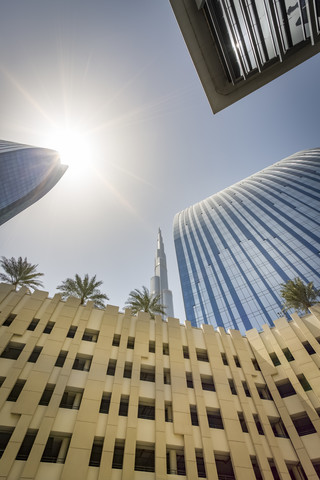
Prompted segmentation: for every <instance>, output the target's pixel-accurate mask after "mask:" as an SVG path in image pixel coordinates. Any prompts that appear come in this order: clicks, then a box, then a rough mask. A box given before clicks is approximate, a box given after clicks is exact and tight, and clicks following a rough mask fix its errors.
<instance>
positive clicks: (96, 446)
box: [89, 437, 103, 467]
mask: <svg viewBox="0 0 320 480" xmlns="http://www.w3.org/2000/svg"><path fill="white" fill-rule="evenodd" d="M102 449H103V439H102V438H96V437H95V438H94V440H93V444H92V448H91V455H90V460H89V466H90V467H100V462H101V456H102Z"/></svg>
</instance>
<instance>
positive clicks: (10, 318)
mask: <svg viewBox="0 0 320 480" xmlns="http://www.w3.org/2000/svg"><path fill="white" fill-rule="evenodd" d="M16 316H17V315H14V314H13V313H12V314H11V315H9V316H8V317H7V318H6V319H5V321H4V322H3V324H2V326H3V327H10V325H11V323H12V322H13V320H14V319H15V318H16ZM27 330H28V329H27Z"/></svg>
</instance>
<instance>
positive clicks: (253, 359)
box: [251, 358, 261, 372]
mask: <svg viewBox="0 0 320 480" xmlns="http://www.w3.org/2000/svg"><path fill="white" fill-rule="evenodd" d="M251 361H252V365H253V366H254V369H255V370H257V371H258V372H260V371H261V368H260V366H259V363H258V362H257V360H256V359H255V358H252V359H251Z"/></svg>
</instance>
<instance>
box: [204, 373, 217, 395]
mask: <svg viewBox="0 0 320 480" xmlns="http://www.w3.org/2000/svg"><path fill="white" fill-rule="evenodd" d="M200 378H201V386H202V390H209V392H215V391H216V389H215V386H214V381H213V378H212V377H211V376H210V375H200Z"/></svg>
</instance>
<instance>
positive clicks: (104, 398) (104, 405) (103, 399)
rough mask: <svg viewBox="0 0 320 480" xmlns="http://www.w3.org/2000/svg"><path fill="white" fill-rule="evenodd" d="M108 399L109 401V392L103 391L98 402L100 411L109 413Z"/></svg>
mask: <svg viewBox="0 0 320 480" xmlns="http://www.w3.org/2000/svg"><path fill="white" fill-rule="evenodd" d="M110 401H111V393H106V392H104V393H103V394H102V397H101V403H100V409H99V412H100V413H109V408H110Z"/></svg>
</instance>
